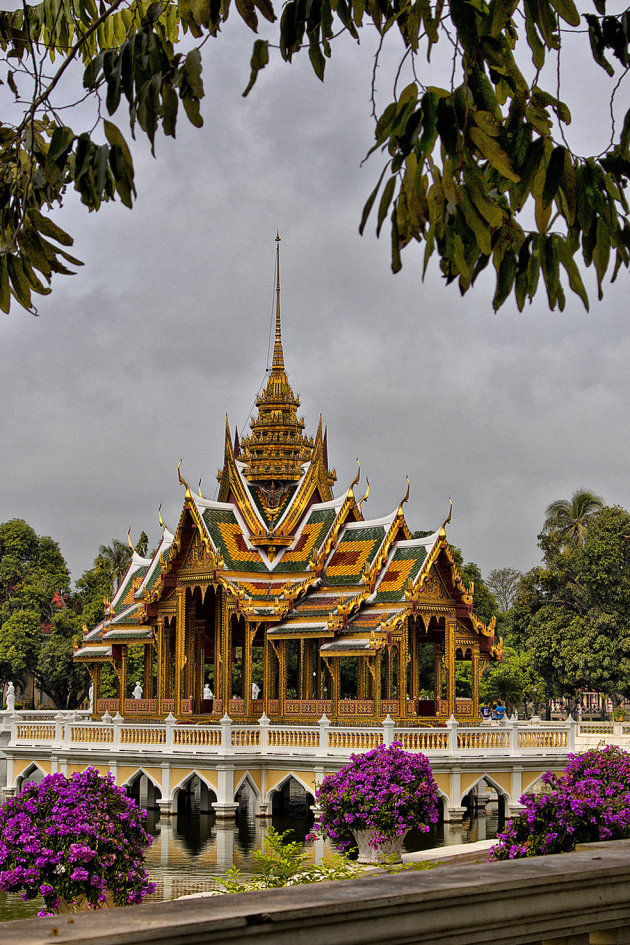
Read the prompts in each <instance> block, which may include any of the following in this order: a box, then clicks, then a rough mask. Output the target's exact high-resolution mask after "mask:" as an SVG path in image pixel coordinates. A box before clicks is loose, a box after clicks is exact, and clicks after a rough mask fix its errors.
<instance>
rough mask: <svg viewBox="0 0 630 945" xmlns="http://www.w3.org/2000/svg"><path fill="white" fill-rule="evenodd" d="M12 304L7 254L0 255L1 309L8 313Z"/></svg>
mask: <svg viewBox="0 0 630 945" xmlns="http://www.w3.org/2000/svg"><path fill="white" fill-rule="evenodd" d="M10 305H11V290H10V288H9V273H8V272H7V256H6V253H2V255H1V256H0V309H2V311H3V312H5V314H6V313H8V311H9V307H10Z"/></svg>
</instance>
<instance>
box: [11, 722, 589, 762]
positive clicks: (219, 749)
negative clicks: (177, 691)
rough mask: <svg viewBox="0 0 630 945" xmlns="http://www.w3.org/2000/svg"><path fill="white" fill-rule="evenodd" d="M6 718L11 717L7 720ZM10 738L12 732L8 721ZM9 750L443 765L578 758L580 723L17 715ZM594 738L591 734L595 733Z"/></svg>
mask: <svg viewBox="0 0 630 945" xmlns="http://www.w3.org/2000/svg"><path fill="white" fill-rule="evenodd" d="M2 714H3V715H5V716H7V715H9V713H2ZM3 721H4V722H5V730H6V728H7V726H6V722H7V719H4V720H3ZM8 721H9V726H8V728H9V731H10V736H9V741H8V744H7V748H11V747H16V748H17V747H21V746H22V747H24V746H28V747H33V746H49V747H50V748H53V749H63V750H68V749H69V750H72V749H83V750H85V749H86V748H94V749H96V748H98V747H101V746H102V747H106V748H107V749H108V751H114V752H117V751H119V752H125V751H129V750H134V751H137V750H139V751H156V750H158V751H164V752H172V753H174V754H178V753H180V752H191V751H192V752H195V753H197V752H202V753H209V754H220V755H222V756H225V755H239V754H243V753H246V754H254V755H261V754H263V755H274V754H291V755H293V754H295V753H298V754H299V753H302V752H303V753H307V754H311V755H312V754H317V755H328V756H330V755H332V756H338V757H347V756H349V755H350V754H351V753H352V752H357V751H358V752H362V751H369V750H370V749H372V748H375V747H377V746H378V745H383V744H384V745H391V744H392V743H393V742H398V743H400V744H401V745H402V747H403V748H404V749H405V750H407V751H412V752H413V751H422V752H426V753H427V754H429V755H437V756H444V757H451V758H452V757H467V756H475V755H483V756H488V755H496V756H506V755H528V754H531V755H534V754H539V753H541V752H543V753H545V754H554V753H556V754H566V753H567V752H568V751H573V750H575V747H576V732H577V728H578V725H577V723H576V722H575V721H574V720H573V719H568V720H567V721H566V722H558V723H555V724H553V725H550V724H549V723H547V724H545V725H542V724H541V725H538V724H535V723H532V722H519V721H518V720H517V719H510V720H507V721H506V722H502V723H492V724H488V723H485V724H482V725H477V726H474V725H469V724H467V725H460V724H459V722H458V721H457V720H456V719H454V718H451V719H449V721H448V722H447V723H446V725H443V726H441V727H437V726H436V727H434V728H432V727H427V728H421V729H419V728H411V727H408V728H405V726H404V725H399V724H397V723H395V722H394V720H393V719H391V718H390V717H389V716H388V717H387V718H386V719H385V720H384V721H383V722H382V723H381V724H380V725H374V726H365V725H358V726H356V727H355V728H353V727H352V726H351V725H347V724H344V725H332V724H331V723H330V721H329V720H328V718H327V717H326V716H325V715H323V716H322V717H321V718H320V719H319V720H318V721H317V722H316V724H313V725H280V724H275V723H273V722H270V720H269V719H268V718H267V717H266V716H262V718H261V719H260V720H259V721H258V722H257V723H249V724H247V723H242V722H238V721H236V722H235V721H233V720H232V719H231V718H230V717H229V716H228V715H225V716H224V717H223V718H222V719H221V721H220V722H219V723H218V724H203V725H193V724H190V723H186V722H178V721H177V719H175V718H174V716H172V715H170V716H168V717H167V719H166V720H165V721H164V722H155V723H151V722H140V721H138V722H133V721H129V720H127V719H123V718H122V717H121V716H120V715H115V716H113V717H112V716H111V715H109V713H106V714H105V715H104V716H103V718H102V719H101V720H89V719H85V718H81V717H80V716H77V713H64V712H58V713H54V712H50V713H48V717H47V718H46V719H42V718H37V719H33V718H23V717H22V715H21V713H19V712H14V713H11V717H10V719H9V720H8ZM589 734H590V733H589Z"/></svg>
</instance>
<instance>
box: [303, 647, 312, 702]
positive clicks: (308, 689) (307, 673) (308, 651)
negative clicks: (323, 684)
mask: <svg viewBox="0 0 630 945" xmlns="http://www.w3.org/2000/svg"><path fill="white" fill-rule="evenodd" d="M314 643H315V641H314V640H306V644H305V658H306V665H305V667H304V682H305V687H304V698H305V699H314V698H315V693H314V691H313V646H314Z"/></svg>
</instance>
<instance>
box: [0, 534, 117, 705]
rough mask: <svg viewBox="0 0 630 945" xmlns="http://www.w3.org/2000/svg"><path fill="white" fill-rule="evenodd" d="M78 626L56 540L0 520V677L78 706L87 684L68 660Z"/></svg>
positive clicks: (58, 702) (79, 668)
mask: <svg viewBox="0 0 630 945" xmlns="http://www.w3.org/2000/svg"><path fill="white" fill-rule="evenodd" d="M101 600H102V596H101ZM101 610H102V605H101ZM81 625H82V620H81V618H80V617H79V615H78V614H77V612H76V610H75V608H74V595H72V594H71V593H70V573H69V571H68V567H67V565H66V562H65V560H64V558H63V555H62V554H61V551H60V550H59V546H58V544H57V543H56V542H55V541H53V539H52V538H48V537H46V536H42V537H40V536H38V535H37V534H36V532H35V531H34V530H33V529H32V528H31V527H30V525H27V523H26V522H24V521H22V520H21V519H13V520H11V521H9V522H4V523H3V524H0V682H7V681H8V680H13V681H14V682H19V683H21V684H22V685H23V686H26V684H27V683H28V681H29V680H33V681H34V682H36V683H37V685H38V686H39V687H40V689H41V690H42V691H43V692H46V693H47V694H48V695H49V696H50V697H51V698H52V699H53V701H54V703H55V705H57V706H58V707H59V708H66V707H68V708H74V707H76V706H77V705H79V704H80V702H81V701H82V699H83V698H84V695H85V693H86V692H87V688H88V686H89V678H88V674H87V672H86V670H85V668H84V667H83V666H80V665H78V664H74V663H73V662H72V651H73V643H74V640H75V639H80V637H81Z"/></svg>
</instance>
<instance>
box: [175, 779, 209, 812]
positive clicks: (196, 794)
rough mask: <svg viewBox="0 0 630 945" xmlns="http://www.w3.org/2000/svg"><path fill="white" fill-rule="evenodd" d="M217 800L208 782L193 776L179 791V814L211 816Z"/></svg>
mask: <svg viewBox="0 0 630 945" xmlns="http://www.w3.org/2000/svg"><path fill="white" fill-rule="evenodd" d="M216 799H217V796H216V794H215V793H214V791H213V790H212V789H211V788H209V787H208V785H207V784H206V782H205V781H203V780H202V779H201V778H200V777H199V775H197V774H191V775H190V777H189V778H187V779H186V781H184V783H183V784H182V785H180V787H179V789H178V791H177V795H176V801H177V814H178V816H179V814H191V813H196V814H211V813H213V810H212V804H213V803H214V802H215V801H216Z"/></svg>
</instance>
